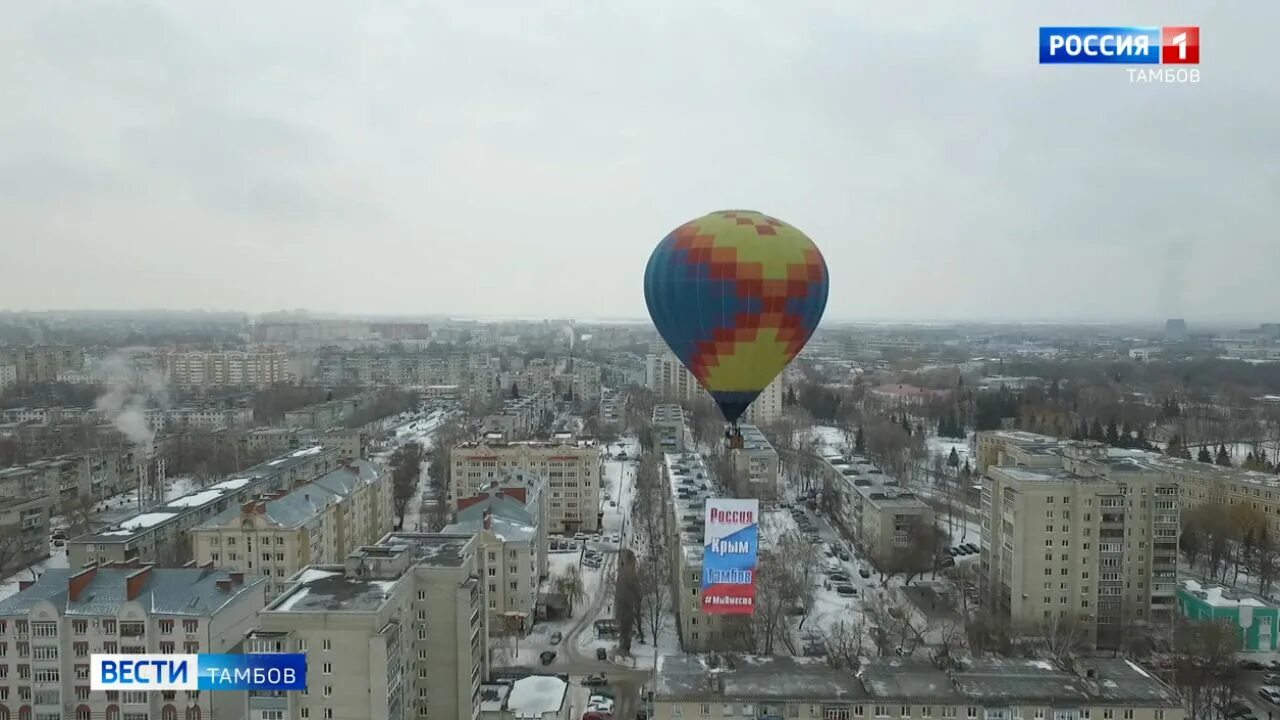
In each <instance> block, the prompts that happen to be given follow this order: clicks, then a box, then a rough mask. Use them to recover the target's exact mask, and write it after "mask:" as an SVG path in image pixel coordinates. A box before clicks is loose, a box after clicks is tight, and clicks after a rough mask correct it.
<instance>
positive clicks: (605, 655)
mask: <svg viewBox="0 0 1280 720" xmlns="http://www.w3.org/2000/svg"><path fill="white" fill-rule="evenodd" d="M596 659H597V660H608V659H609V651H608V650H605V649H604V648H596Z"/></svg>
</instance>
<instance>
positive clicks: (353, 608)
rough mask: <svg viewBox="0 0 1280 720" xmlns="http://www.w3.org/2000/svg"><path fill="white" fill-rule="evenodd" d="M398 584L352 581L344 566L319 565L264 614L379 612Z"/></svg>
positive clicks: (297, 578) (302, 574)
mask: <svg viewBox="0 0 1280 720" xmlns="http://www.w3.org/2000/svg"><path fill="white" fill-rule="evenodd" d="M398 582H400V581H399V580H398V579H397V580H375V579H369V578H362V577H354V578H353V577H348V576H347V575H346V574H345V569H344V567H343V566H341V565H315V566H311V567H308V568H306V569H304V570H301V571H299V572H298V573H297V574H296V575H294V576H293V578H291V584H290V587H289V589H288V590H286V591H285V593H284V594H283V595H281V596H280V597H278V598H276V599H275V600H273V601H272V602H271V604H269V605H268V606H267V607H266V608H265V609H264V610H263V612H292V613H297V612H366V613H367V612H377V611H378V610H380V609H381V608H382V606H383V605H385V604H386V603H387V601H388V600H389V599H390V598H391V596H392V595H393V594H394V592H395V587H396V583H398Z"/></svg>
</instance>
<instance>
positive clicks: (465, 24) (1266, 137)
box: [0, 0, 1280, 320]
mask: <svg viewBox="0 0 1280 720" xmlns="http://www.w3.org/2000/svg"><path fill="white" fill-rule="evenodd" d="M0 5H3V8H4V10H5V13H4V16H5V18H6V22H5V23H4V24H3V25H2V26H0V101H2V102H3V104H4V107H5V108H6V112H5V113H4V114H3V115H0V223H2V224H3V227H5V228H6V233H7V234H12V235H13V236H15V237H21V238H25V239H26V244H25V245H24V252H22V253H19V254H17V256H16V257H12V258H11V260H12V261H11V262H10V263H8V265H10V266H11V267H12V268H13V272H12V273H11V275H10V274H6V278H5V279H6V282H5V283H3V284H0V307H29V306H58V307H66V306H152V305H155V304H158V303H163V304H168V305H171V306H174V307H207V306H221V307H240V308H244V309H248V310H264V309H271V308H277V307H295V306H309V307H313V308H316V309H327V310H335V309H336V310H348V311H353V312H360V311H400V312H452V313H465V312H468V311H470V312H476V313H493V314H510V313H513V312H525V313H530V314H573V313H578V314H584V315H585V314H607V315H630V316H641V315H643V314H644V304H643V300H642V297H641V292H640V276H641V273H642V271H643V265H644V262H645V260H646V259H647V257H648V253H649V251H650V250H651V249H652V247H653V245H654V244H655V243H656V242H657V241H658V240H659V239H660V238H661V237H662V236H663V235H664V234H665V233H666V232H667V231H669V230H670V229H671V228H673V227H674V226H676V225H678V224H679V223H680V222H683V221H684V220H686V219H688V218H690V217H693V216H696V215H699V214H701V213H705V212H708V211H710V210H713V209H717V208H721V207H728V206H734V207H743V206H747V207H759V208H760V209H762V210H766V211H768V212H770V213H772V214H775V215H778V216H779V217H782V218H784V219H787V220H789V221H791V222H793V223H795V224H796V225H797V226H799V227H800V228H802V229H803V230H805V231H806V232H807V233H808V234H810V235H811V236H812V237H813V238H814V239H815V240H816V241H817V242H818V243H819V245H820V246H821V247H822V248H823V251H824V253H825V254H826V256H827V259H828V265H829V266H830V268H831V272H832V293H831V300H830V305H829V309H828V313H829V316H831V317H833V318H940V319H945V318H973V317H998V318H1045V319H1068V318H1105V317H1123V318H1141V317H1150V318H1158V317H1162V316H1164V315H1167V314H1170V313H1173V312H1175V308H1172V307H1169V306H1171V305H1176V306H1179V307H1180V310H1179V312H1181V313H1182V314H1185V315H1187V316H1188V317H1189V318H1192V319H1195V318H1203V319H1205V320H1209V319H1213V320H1218V319H1240V320H1254V319H1258V320H1260V319H1265V318H1266V317H1267V316H1268V315H1270V314H1272V313H1273V309H1274V308H1275V307H1277V306H1280V284H1278V283H1276V282H1275V281H1274V276H1275V272H1274V268H1275V267H1278V266H1280V243H1276V242H1275V241H1274V238H1273V235H1274V232H1273V230H1272V228H1274V227H1275V225H1276V222H1277V220H1278V218H1277V214H1278V213H1280V202H1277V201H1278V200H1280V177H1278V175H1280V169H1278V168H1280V165H1277V164H1276V163H1275V162H1274V158H1276V157H1280V136H1278V135H1277V133H1276V132H1275V131H1274V128H1275V127H1277V126H1280V117H1277V115H1278V114H1280V113H1278V108H1280V98H1278V97H1277V95H1278V94H1280V91H1278V90H1277V87H1276V85H1275V84H1274V83H1269V82H1265V81H1264V80H1263V79H1262V77H1261V76H1260V74H1259V73H1260V68H1259V66H1258V65H1257V58H1259V57H1266V53H1267V51H1268V45H1267V40H1266V38H1267V36H1266V28H1267V27H1269V25H1268V23H1267V21H1268V20H1275V19H1277V18H1280V9H1277V8H1276V7H1272V6H1270V5H1267V4H1255V6H1251V7H1250V9H1249V12H1248V13H1247V14H1246V13H1240V12H1236V11H1233V10H1232V9H1230V8H1227V7H1224V6H1223V5H1222V4H1220V3H1218V4H1215V3H1209V2H1207V1H1205V2H1192V1H1190V0H1186V1H1184V2H1180V3H1178V6H1177V8H1173V9H1171V8H1170V7H1169V6H1168V4H1167V3H1159V2H1155V0H1145V1H1143V2H1133V3H1127V4H1126V5H1125V9H1124V10H1123V11H1120V10H1117V9H1115V6H1114V4H1112V3H1102V2H1078V3H1065V2H1063V3H1056V4H1054V5H1055V7H1054V8H1053V9H1049V6H1048V5H1046V4H1044V3H1025V2H1017V1H1016V0H1001V1H999V2H992V3H988V5H987V7H988V8H989V10H990V11H989V12H985V13H975V12H972V10H971V9H966V8H964V7H958V6H957V5H956V4H954V3H948V2H945V1H944V0H937V1H935V2H923V3H917V4H916V5H915V6H913V7H912V8H911V9H910V10H906V9H902V8H899V7H898V6H895V5H886V4H884V3H871V2H845V1H839V2H837V1H834V0H831V1H827V2H820V1H818V0H810V1H806V2H799V1H797V2H792V3H781V4H779V3H768V2H759V3H747V2H730V1H729V0H726V1H724V2H704V3H675V2H640V1H639V0H628V1H622V0H620V1H619V2H613V3H608V4H605V5H596V4H588V3H581V2H570V1H568V0H565V1H563V2H549V1H540V2H528V1H527V0H522V1H520V2H517V1H516V0H494V1H493V2H486V3H463V2H448V3H433V4H422V5H425V6H422V5H418V4H409V3H385V4H374V5H371V6H368V7H366V6H353V5H350V4H347V3H336V2H327V1H326V2H305V3H304V2H273V3H255V4H247V3H244V4H240V3H231V4H227V3H225V2H218V3H215V2H211V1H197V2H189V3H179V4H175V3H158V2H150V3H149V2H141V1H126V0H120V1H118V2H104V3H94V4H71V3H58V2H53V3H27V2H18V0H0ZM1164 22H1169V23H1173V22H1191V23H1196V22H1198V23H1199V24H1200V25H1201V26H1202V27H1203V32H1204V37H1205V49H1204V65H1203V66H1202V72H1203V74H1204V80H1203V82H1201V83H1200V84H1199V85H1196V86H1157V87H1153V86H1143V85H1132V84H1130V83H1129V82H1128V79H1127V75H1126V73H1125V72H1124V71H1123V70H1122V69H1118V68H1094V67H1040V66H1038V65H1037V64H1036V58H1035V43H1036V28H1037V27H1038V26H1039V25H1044V24H1073V23H1074V24H1159V23H1164ZM51 208H56V212H51V210H50V209H51ZM1171 248H1172V250H1171ZM1171 253H1173V254H1175V255H1178V256H1179V257H1174V258H1170V257H1169V255H1170V254H1171ZM139 258H141V259H139ZM137 272H146V273H148V275H149V276H148V278H147V281H146V282H133V283H127V284H124V285H122V284H121V283H119V282H117V281H116V279H115V278H112V279H111V280H110V281H108V280H106V279H104V278H106V277H108V276H109V275H111V274H112V273H135V274H136V273H137ZM54 273H56V274H55V275H51V274H54ZM361 277H363V278H364V280H363V281H360V278H361ZM1171 277H1172V278H1181V280H1182V281H1183V282H1182V284H1184V285H1185V288H1183V290H1182V291H1181V292H1179V293H1173V292H1171V291H1170V290H1169V289H1168V287H1167V285H1168V283H1169V282H1170V280H1169V278H1171ZM338 287H340V288H341V291H340V292H335V288H338Z"/></svg>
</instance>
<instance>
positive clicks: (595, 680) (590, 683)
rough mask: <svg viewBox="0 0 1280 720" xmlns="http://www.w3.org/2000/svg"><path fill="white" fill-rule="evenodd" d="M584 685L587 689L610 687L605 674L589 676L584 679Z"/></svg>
mask: <svg viewBox="0 0 1280 720" xmlns="http://www.w3.org/2000/svg"><path fill="white" fill-rule="evenodd" d="M582 684H583V685H585V686H587V687H602V686H604V685H608V684H609V681H608V680H607V679H606V678H605V676H604V673H600V674H599V675H588V676H586V677H584V678H582Z"/></svg>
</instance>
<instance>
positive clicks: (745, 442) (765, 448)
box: [738, 425, 777, 455]
mask: <svg viewBox="0 0 1280 720" xmlns="http://www.w3.org/2000/svg"><path fill="white" fill-rule="evenodd" d="M738 432H740V433H742V448H741V449H740V452H745V453H748V454H752V455H756V454H759V455H766V454H767V455H776V454H777V453H776V451H774V449H773V446H772V445H770V444H769V440H768V439H767V438H765V436H764V433H762V432H760V428H758V427H756V426H755V425H739V426H738Z"/></svg>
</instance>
